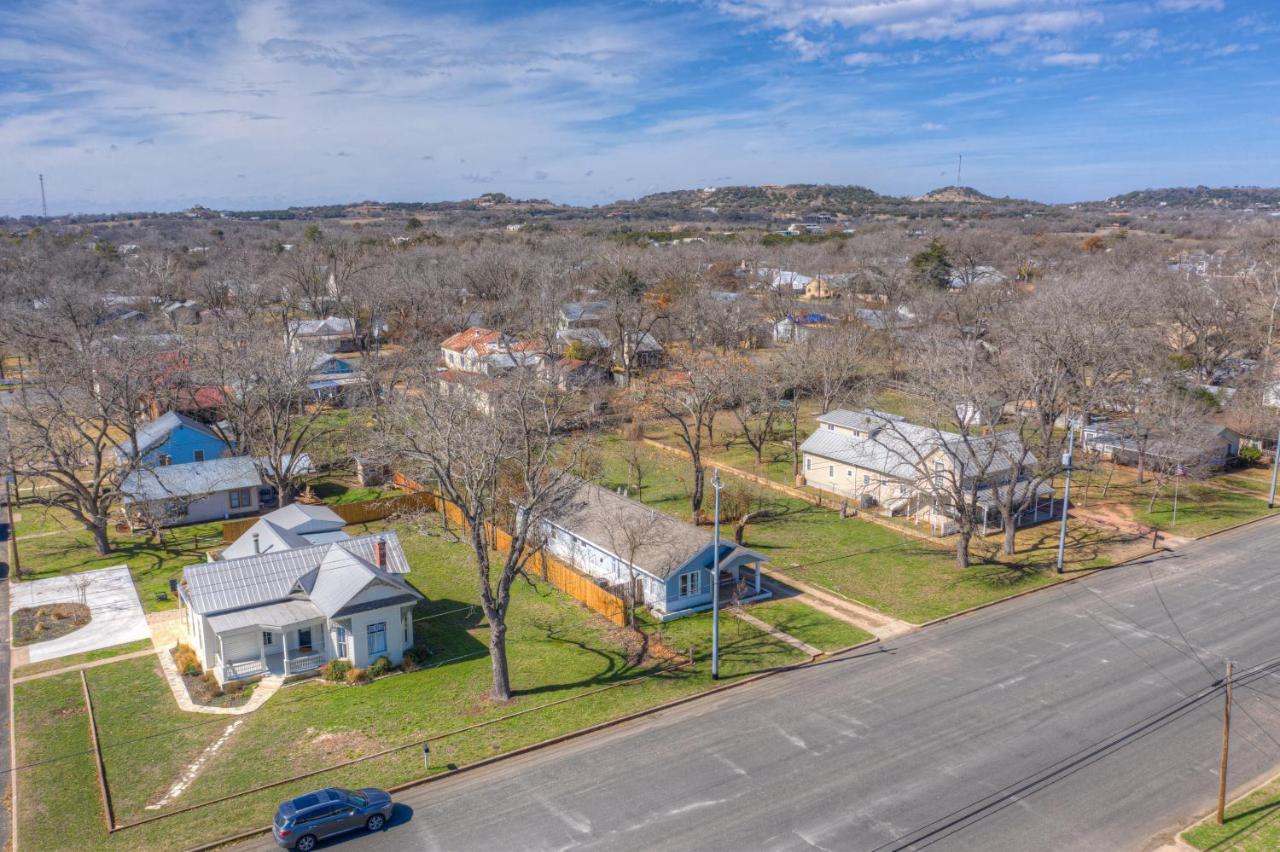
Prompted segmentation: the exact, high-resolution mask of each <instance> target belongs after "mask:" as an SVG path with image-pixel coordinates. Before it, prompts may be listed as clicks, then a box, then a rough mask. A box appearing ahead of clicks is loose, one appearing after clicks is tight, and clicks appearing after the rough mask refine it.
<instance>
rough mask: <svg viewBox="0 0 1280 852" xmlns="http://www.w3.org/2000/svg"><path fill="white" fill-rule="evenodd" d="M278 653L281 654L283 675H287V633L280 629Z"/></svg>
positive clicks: (288, 658)
mask: <svg viewBox="0 0 1280 852" xmlns="http://www.w3.org/2000/svg"><path fill="white" fill-rule="evenodd" d="M280 644H281V648H280V651H281V652H282V653H283V656H282V657H281V660H282V662H283V665H284V673H285V674H288V673H289V660H290V657H289V631H288V630H285V629H283V628H281V630H280Z"/></svg>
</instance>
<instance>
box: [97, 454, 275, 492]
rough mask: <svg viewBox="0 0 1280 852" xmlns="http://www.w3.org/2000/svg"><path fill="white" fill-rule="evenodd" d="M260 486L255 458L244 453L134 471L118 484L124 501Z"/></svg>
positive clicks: (260, 478)
mask: <svg viewBox="0 0 1280 852" xmlns="http://www.w3.org/2000/svg"><path fill="white" fill-rule="evenodd" d="M260 485H262V475H261V474H259V473H258V465H257V463H256V461H255V460H254V459H252V458H249V457H248V456H230V457H228V458H220V459H209V460H207V461H202V462H190V463H188V464H170V465H163V466H161V467H156V468H143V469H141V470H135V471H133V472H132V473H130V474H129V475H128V476H126V477H125V478H124V481H123V482H121V483H120V493H121V494H123V495H124V497H125V500H126V502H133V503H146V502H150V501H152V500H174V499H185V498H189V497H202V496H205V495H207V494H214V493H216V492H219V491H230V490H233V489H238V488H257V487H259V486H260Z"/></svg>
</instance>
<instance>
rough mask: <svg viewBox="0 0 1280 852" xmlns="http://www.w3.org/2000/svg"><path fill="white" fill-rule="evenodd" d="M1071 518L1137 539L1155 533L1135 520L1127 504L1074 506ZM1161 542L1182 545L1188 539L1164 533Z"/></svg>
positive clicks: (1148, 536) (1161, 535) (1130, 507)
mask: <svg viewBox="0 0 1280 852" xmlns="http://www.w3.org/2000/svg"><path fill="white" fill-rule="evenodd" d="M1071 517H1073V518H1075V519H1077V520H1080V521H1084V522H1085V523H1086V524H1092V525H1093V526H1095V527H1106V528H1108V529H1113V530H1117V531H1118V532H1121V533H1124V534H1125V535H1131V536H1135V537H1137V538H1150V537H1151V533H1152V532H1153V531H1154V530H1153V529H1152V528H1151V527H1149V526H1147V525H1146V524H1143V523H1140V522H1138V521H1137V520H1136V519H1135V518H1134V513H1133V507H1132V506H1130V505H1128V504H1127V503H1095V504H1094V505H1092V506H1089V507H1085V508H1082V507H1077V506H1072V507H1071ZM1160 540H1161V541H1163V542H1166V543H1169V544H1180V543H1183V542H1185V541H1186V540H1187V539H1185V538H1183V537H1182V536H1176V535H1171V534H1169V533H1167V532H1162V533H1160Z"/></svg>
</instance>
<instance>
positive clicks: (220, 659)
mask: <svg viewBox="0 0 1280 852" xmlns="http://www.w3.org/2000/svg"><path fill="white" fill-rule="evenodd" d="M226 664H227V662H226V658H225V657H224V656H222V634H221V633H219V634H218V665H219V666H223V667H225V666H226ZM218 674H225V672H218ZM215 676H216V675H215ZM218 681H219V682H221V681H222V678H218Z"/></svg>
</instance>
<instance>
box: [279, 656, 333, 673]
mask: <svg viewBox="0 0 1280 852" xmlns="http://www.w3.org/2000/svg"><path fill="white" fill-rule="evenodd" d="M323 664H324V654H322V653H320V652H316V653H314V654H302V655H300V656H297V657H285V658H284V673H285V674H287V675H291V674H301V673H302V672H309V671H314V670H315V669H318V668H320V666H322V665H323Z"/></svg>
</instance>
